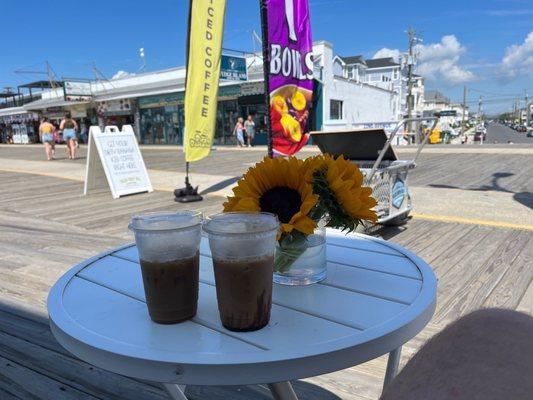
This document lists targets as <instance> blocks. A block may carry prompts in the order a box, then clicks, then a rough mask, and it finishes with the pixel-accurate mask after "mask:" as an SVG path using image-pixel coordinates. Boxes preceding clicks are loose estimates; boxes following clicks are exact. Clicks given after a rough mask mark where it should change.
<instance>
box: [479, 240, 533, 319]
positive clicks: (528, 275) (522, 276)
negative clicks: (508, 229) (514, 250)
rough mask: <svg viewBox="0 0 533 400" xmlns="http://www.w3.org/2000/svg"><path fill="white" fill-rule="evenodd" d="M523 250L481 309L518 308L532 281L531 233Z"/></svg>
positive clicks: (532, 243)
mask: <svg viewBox="0 0 533 400" xmlns="http://www.w3.org/2000/svg"><path fill="white" fill-rule="evenodd" d="M525 236H529V241H528V242H527V243H526V245H525V246H524V248H523V250H522V251H521V252H519V253H518V255H517V257H516V259H515V260H514V261H513V262H512V264H511V265H510V268H509V269H508V270H507V272H506V273H505V274H504V276H503V278H502V279H501V281H500V282H498V284H497V285H496V287H495V288H494V290H493V291H492V292H491V293H490V295H489V296H488V298H487V299H486V300H485V302H484V303H483V307H498V308H511V309H515V308H517V307H518V304H519V303H520V300H521V299H522V297H524V295H525V293H526V290H527V289H528V286H529V284H530V283H531V282H532V280H533V233H532V234H529V235H525Z"/></svg>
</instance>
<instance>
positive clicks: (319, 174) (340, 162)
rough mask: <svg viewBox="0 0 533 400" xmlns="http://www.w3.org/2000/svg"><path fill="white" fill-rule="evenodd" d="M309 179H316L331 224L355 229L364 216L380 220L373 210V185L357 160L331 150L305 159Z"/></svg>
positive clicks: (314, 181) (320, 205) (317, 192)
mask: <svg viewBox="0 0 533 400" xmlns="http://www.w3.org/2000/svg"><path fill="white" fill-rule="evenodd" d="M303 168H304V169H305V170H306V172H305V174H306V181H307V182H312V184H313V187H314V193H315V194H318V195H319V197H320V202H319V208H320V209H322V210H324V212H327V213H328V214H329V217H330V218H331V219H332V223H331V224H330V226H334V227H338V228H344V229H348V230H353V229H355V227H356V226H357V223H358V222H359V221H361V220H368V221H372V222H376V221H377V215H376V213H375V212H374V211H373V210H372V208H374V207H375V206H376V205H377V202H376V200H375V199H374V198H373V197H372V189H371V188H370V187H365V186H362V185H363V175H362V174H361V171H360V170H359V168H358V167H357V165H356V164H354V163H352V162H350V161H348V160H345V159H344V157H343V156H340V157H338V158H333V157H332V156H331V155H329V154H324V155H320V156H315V157H311V158H308V159H307V160H306V161H305V162H304V166H303Z"/></svg>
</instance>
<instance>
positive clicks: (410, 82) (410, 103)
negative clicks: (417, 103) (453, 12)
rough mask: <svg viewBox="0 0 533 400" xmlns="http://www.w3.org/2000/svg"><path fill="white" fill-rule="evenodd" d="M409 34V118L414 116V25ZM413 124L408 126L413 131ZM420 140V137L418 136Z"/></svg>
mask: <svg viewBox="0 0 533 400" xmlns="http://www.w3.org/2000/svg"><path fill="white" fill-rule="evenodd" d="M407 36H408V37H409V55H408V56H407V118H412V117H413V106H414V101H413V64H414V59H413V47H414V44H415V30H414V29H413V27H412V26H410V27H409V29H408V30H407ZM412 127H413V126H412V124H411V122H409V123H408V124H407V128H408V130H409V132H410V133H411V131H412ZM417 142H418V138H417Z"/></svg>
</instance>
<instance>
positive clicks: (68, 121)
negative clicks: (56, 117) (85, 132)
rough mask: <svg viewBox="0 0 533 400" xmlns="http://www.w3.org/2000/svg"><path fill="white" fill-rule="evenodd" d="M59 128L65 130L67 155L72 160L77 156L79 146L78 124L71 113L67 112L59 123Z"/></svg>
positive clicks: (64, 138)
mask: <svg viewBox="0 0 533 400" xmlns="http://www.w3.org/2000/svg"><path fill="white" fill-rule="evenodd" d="M59 130H61V131H62V132H63V140H64V141H65V143H66V144H67V155H68V158H69V159H70V160H74V159H75V158H76V148H77V147H78V137H77V136H76V131H77V130H78V124H77V123H76V121H74V120H73V119H72V116H71V115H70V113H69V112H68V113H66V114H65V118H64V119H63V121H61V124H60V125H59Z"/></svg>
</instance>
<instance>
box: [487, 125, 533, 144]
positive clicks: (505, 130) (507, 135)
mask: <svg viewBox="0 0 533 400" xmlns="http://www.w3.org/2000/svg"><path fill="white" fill-rule="evenodd" d="M495 140H497V143H507V142H508V141H509V140H510V141H511V142H513V143H531V144H533V138H528V137H526V134H525V133H523V132H517V131H515V130H513V129H511V128H509V127H507V126H505V125H501V124H498V123H493V124H489V127H488V128H487V143H494V141H495Z"/></svg>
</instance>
